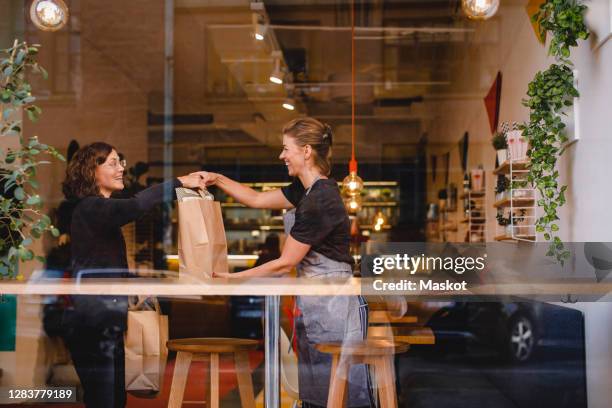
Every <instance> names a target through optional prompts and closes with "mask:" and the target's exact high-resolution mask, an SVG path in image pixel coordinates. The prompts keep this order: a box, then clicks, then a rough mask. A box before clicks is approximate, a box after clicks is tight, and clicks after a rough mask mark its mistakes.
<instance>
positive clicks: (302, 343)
mask: <svg viewBox="0 0 612 408" xmlns="http://www.w3.org/2000/svg"><path fill="white" fill-rule="evenodd" d="M313 184H314V183H313ZM308 192H310V189H309V190H308V191H307V192H306V194H308ZM294 223H295V210H290V211H287V212H286V213H285V216H284V225H285V233H286V234H287V235H288V234H289V232H290V231H291V228H292V227H293V225H294ZM296 269H297V274H298V276H299V277H308V278H313V279H322V278H347V279H348V278H350V277H352V276H353V272H352V268H351V265H349V264H347V263H345V262H338V261H336V260H333V259H330V258H328V257H326V256H325V255H323V254H320V253H318V252H316V251H313V250H312V249H311V250H310V251H308V253H307V254H306V256H305V257H304V258H303V259H302V261H300V263H299V264H298V265H297V267H296ZM296 303H297V306H298V307H299V309H300V311H301V314H300V315H299V316H298V317H297V318H296V319H295V327H294V335H296V336H297V350H298V382H299V392H300V399H301V400H302V402H303V403H305V404H304V406H308V404H315V405H318V406H321V407H325V406H327V395H328V392H329V379H330V374H331V356H330V355H329V354H325V353H321V352H319V351H317V350H316V348H315V345H316V344H319V343H329V342H336V343H342V342H350V341H361V340H364V339H365V338H366V335H367V328H368V321H367V319H368V308H367V306H368V305H367V303H366V302H365V299H363V298H362V297H361V296H297V298H296ZM341 358H342V357H341ZM372 401H373V399H372V394H371V386H370V376H369V371H368V368H367V366H366V365H364V364H359V365H354V366H352V368H351V371H350V374H349V390H348V406H349V407H361V406H372Z"/></svg>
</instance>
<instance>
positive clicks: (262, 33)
mask: <svg viewBox="0 0 612 408" xmlns="http://www.w3.org/2000/svg"><path fill="white" fill-rule="evenodd" d="M266 30H267V27H266V26H265V25H263V24H261V23H257V24H255V39H256V40H257V41H263V40H264V39H265V38H266Z"/></svg>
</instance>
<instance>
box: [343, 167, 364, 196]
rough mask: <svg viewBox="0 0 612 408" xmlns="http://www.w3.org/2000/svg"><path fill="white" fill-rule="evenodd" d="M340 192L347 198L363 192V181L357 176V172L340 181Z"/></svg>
mask: <svg viewBox="0 0 612 408" xmlns="http://www.w3.org/2000/svg"><path fill="white" fill-rule="evenodd" d="M342 190H343V191H344V194H345V195H347V196H350V197H352V196H356V195H359V194H360V193H361V190H363V180H362V179H361V177H359V176H358V175H357V172H350V173H349V175H348V176H346V177H345V178H344V180H342Z"/></svg>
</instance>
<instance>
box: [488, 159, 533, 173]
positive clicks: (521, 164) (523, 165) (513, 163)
mask: <svg viewBox="0 0 612 408" xmlns="http://www.w3.org/2000/svg"><path fill="white" fill-rule="evenodd" d="M528 167H529V162H528V161H526V160H506V161H505V162H503V163H502V164H500V165H499V167H497V168H496V169H495V170H493V174H496V175H497V174H510V172H511V171H512V172H521V173H526V172H527V171H528V170H527V169H528Z"/></svg>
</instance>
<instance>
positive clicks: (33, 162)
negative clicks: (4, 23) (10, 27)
mask: <svg viewBox="0 0 612 408" xmlns="http://www.w3.org/2000/svg"><path fill="white" fill-rule="evenodd" d="M37 54H38V47H37V46H31V45H28V44H27V43H25V42H23V43H20V42H18V41H17V40H15V42H14V44H13V47H11V48H9V49H6V50H0V137H2V138H4V137H7V136H18V137H19V145H18V146H17V148H15V149H0V190H2V196H1V197H0V279H3V278H14V277H17V278H20V276H19V275H17V264H18V261H29V260H32V259H34V258H37V259H38V260H39V261H44V258H42V257H39V256H36V255H35V254H34V252H33V251H32V250H31V249H30V248H29V246H30V245H31V244H32V242H33V241H34V240H35V239H38V238H40V237H41V236H42V235H43V234H44V233H45V232H50V233H52V234H53V235H54V236H58V235H59V231H58V230H57V228H55V227H54V226H53V225H52V224H51V220H50V218H49V217H48V216H47V215H45V214H44V213H43V212H42V199H41V197H40V195H39V194H38V193H37V190H38V182H37V181H36V171H37V168H38V167H39V166H40V165H42V164H45V163H49V162H48V161H45V160H41V157H42V156H44V155H47V156H50V157H53V158H56V159H58V160H62V161H63V160H64V158H63V157H62V155H61V154H59V153H58V152H57V150H55V149H54V148H53V147H51V146H49V145H46V144H43V143H40V142H39V140H38V138H37V137H36V136H33V137H30V138H27V139H26V138H24V137H23V134H22V124H21V121H20V120H15V119H14V114H15V113H18V112H19V111H20V110H21V111H22V112H24V113H26V114H27V116H28V118H29V119H30V120H31V121H36V120H37V119H38V117H39V115H40V113H41V109H40V108H39V107H38V106H36V105H34V102H35V101H36V98H35V97H34V96H32V93H31V91H32V88H31V86H30V84H29V83H28V82H27V78H26V73H27V72H28V71H30V72H34V73H41V74H42V75H43V76H44V77H46V75H47V74H46V72H45V71H44V69H43V68H42V67H40V66H39V65H38V63H37V62H36V55H37Z"/></svg>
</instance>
